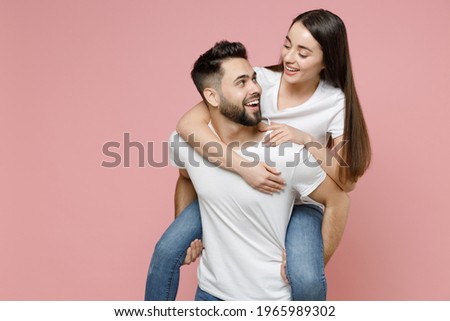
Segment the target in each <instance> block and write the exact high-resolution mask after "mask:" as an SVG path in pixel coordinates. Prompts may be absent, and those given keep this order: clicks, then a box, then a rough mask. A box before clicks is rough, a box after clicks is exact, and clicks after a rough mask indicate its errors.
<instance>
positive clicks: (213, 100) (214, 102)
mask: <svg viewBox="0 0 450 321" xmlns="http://www.w3.org/2000/svg"><path fill="white" fill-rule="evenodd" d="M203 96H204V97H205V99H206V101H207V102H208V103H209V104H210V105H211V107H218V106H219V103H220V97H219V94H218V92H217V91H216V90H215V89H213V88H205V89H203Z"/></svg>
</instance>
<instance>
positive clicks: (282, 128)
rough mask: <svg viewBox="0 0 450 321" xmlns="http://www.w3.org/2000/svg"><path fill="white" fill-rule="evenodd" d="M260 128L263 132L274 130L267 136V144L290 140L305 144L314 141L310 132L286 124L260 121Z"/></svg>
mask: <svg viewBox="0 0 450 321" xmlns="http://www.w3.org/2000/svg"><path fill="white" fill-rule="evenodd" d="M258 129H259V130H260V131H263V132H266V131H269V130H271V131H272V132H271V133H270V134H267V135H266V136H265V139H264V143H265V144H266V145H267V146H278V145H281V144H283V143H285V142H288V141H290V142H293V143H296V144H300V145H305V144H306V143H309V142H312V141H313V137H312V136H311V135H309V134H308V133H305V132H304V131H301V130H300V129H297V128H294V127H291V126H289V125H286V124H278V123H272V124H270V125H266V124H264V123H260V124H259V128H258Z"/></svg>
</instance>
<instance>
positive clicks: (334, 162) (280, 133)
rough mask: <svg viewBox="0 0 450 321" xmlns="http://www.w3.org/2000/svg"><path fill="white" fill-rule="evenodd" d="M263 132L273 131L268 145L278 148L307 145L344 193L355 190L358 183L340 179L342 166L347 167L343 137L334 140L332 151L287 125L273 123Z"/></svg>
mask: <svg viewBox="0 0 450 321" xmlns="http://www.w3.org/2000/svg"><path fill="white" fill-rule="evenodd" d="M261 127H262V126H261ZM261 130H263V131H267V130H272V132H271V133H270V136H267V140H266V144H268V145H271V146H277V145H280V144H282V143H284V142H287V141H291V142H293V143H296V144H300V145H305V147H306V148H307V149H308V151H309V152H310V153H311V154H312V155H313V156H314V157H315V158H316V159H317V160H318V161H319V162H320V166H321V167H322V169H323V170H324V171H325V172H326V173H327V175H328V176H329V177H330V178H331V179H332V180H333V181H334V182H335V183H336V184H337V185H338V186H339V187H340V188H341V189H342V190H343V191H344V192H346V193H348V192H351V191H352V190H354V189H355V187H356V182H350V181H347V182H345V183H344V182H342V181H341V180H340V179H339V168H340V166H346V163H345V161H344V159H343V158H342V148H343V147H344V142H343V139H342V136H339V137H336V138H335V139H333V148H332V149H330V148H327V147H326V146H323V145H322V144H321V143H319V142H318V141H317V140H316V139H315V138H314V137H313V136H311V135H309V134H308V133H305V132H304V131H301V130H299V129H297V128H294V127H291V126H289V125H286V124H278V123H272V124H271V125H269V126H267V127H262V128H261Z"/></svg>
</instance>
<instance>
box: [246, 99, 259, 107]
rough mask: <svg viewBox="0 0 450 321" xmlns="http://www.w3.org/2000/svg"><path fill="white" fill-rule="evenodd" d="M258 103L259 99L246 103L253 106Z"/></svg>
mask: <svg viewBox="0 0 450 321" xmlns="http://www.w3.org/2000/svg"><path fill="white" fill-rule="evenodd" d="M258 104H259V100H254V101H251V102H248V103H247V104H246V105H247V106H253V105H258Z"/></svg>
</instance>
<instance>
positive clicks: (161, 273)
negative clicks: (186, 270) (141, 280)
mask: <svg viewBox="0 0 450 321" xmlns="http://www.w3.org/2000/svg"><path fill="white" fill-rule="evenodd" d="M322 218H323V214H322V210H321V209H320V208H319V207H317V206H314V205H296V206H294V209H293V212H292V216H291V220H290V222H289V225H288V228H287V233H286V257H287V267H286V272H287V276H288V278H289V282H290V283H291V287H292V299H293V300H296V301H299V300H307V301H319V300H326V292H327V285H326V280H325V270H324V261H323V241H322ZM201 236H202V228H201V219H200V209H199V205H198V201H194V202H192V203H191V204H190V205H189V206H188V207H187V208H186V209H185V210H184V211H183V212H182V213H181V214H180V215H179V216H178V217H177V219H176V220H174V221H173V223H172V224H171V225H170V226H169V228H168V229H167V230H166V232H165V233H164V234H163V235H162V237H161V239H160V240H159V242H158V243H157V244H156V247H155V250H154V252H153V256H152V260H151V263H150V268H149V270H148V275H147V284H146V289H145V300H149V301H167V300H169V301H173V300H175V298H176V295H177V290H178V283H179V278H180V266H181V264H182V263H183V261H184V258H185V256H186V250H187V248H188V247H189V246H190V243H191V242H192V241H193V240H195V239H201Z"/></svg>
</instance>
